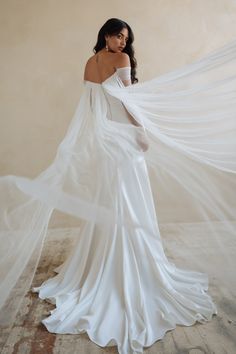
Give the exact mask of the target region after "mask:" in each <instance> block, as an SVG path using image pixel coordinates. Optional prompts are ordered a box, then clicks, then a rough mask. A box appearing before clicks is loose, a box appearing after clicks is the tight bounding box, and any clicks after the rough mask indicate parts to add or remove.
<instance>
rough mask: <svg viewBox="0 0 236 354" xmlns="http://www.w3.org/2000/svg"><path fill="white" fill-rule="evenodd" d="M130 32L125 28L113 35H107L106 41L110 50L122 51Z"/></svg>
mask: <svg viewBox="0 0 236 354" xmlns="http://www.w3.org/2000/svg"><path fill="white" fill-rule="evenodd" d="M128 35H129V32H128V30H127V28H123V29H122V30H121V31H120V32H119V33H118V34H116V35H113V36H109V35H108V36H106V37H105V39H106V43H107V46H108V50H109V51H111V52H114V53H118V52H122V51H123V50H124V48H125V46H126V42H127V40H128Z"/></svg>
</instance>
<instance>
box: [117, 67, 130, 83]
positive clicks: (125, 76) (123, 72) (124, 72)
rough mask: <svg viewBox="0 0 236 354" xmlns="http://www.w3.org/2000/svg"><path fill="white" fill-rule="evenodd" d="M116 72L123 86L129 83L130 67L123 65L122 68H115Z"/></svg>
mask: <svg viewBox="0 0 236 354" xmlns="http://www.w3.org/2000/svg"><path fill="white" fill-rule="evenodd" d="M116 71H117V74H118V76H119V78H120V79H121V81H122V82H123V84H124V85H125V86H129V85H131V75H130V73H131V67H130V66H125V67H123V68H117V69H116Z"/></svg>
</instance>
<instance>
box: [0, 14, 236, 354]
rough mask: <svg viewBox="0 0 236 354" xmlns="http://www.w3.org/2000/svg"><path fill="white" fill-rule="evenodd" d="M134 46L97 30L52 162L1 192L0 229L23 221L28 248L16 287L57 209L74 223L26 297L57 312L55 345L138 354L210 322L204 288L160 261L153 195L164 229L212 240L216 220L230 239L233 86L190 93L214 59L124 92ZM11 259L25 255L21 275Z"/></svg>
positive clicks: (127, 36) (129, 36)
mask: <svg viewBox="0 0 236 354" xmlns="http://www.w3.org/2000/svg"><path fill="white" fill-rule="evenodd" d="M132 42H133V33H132V31H131V29H130V27H129V26H128V24H127V23H125V22H124V21H121V20H119V19H110V20H108V21H107V22H106V23H105V24H104V25H103V27H102V28H101V30H100V31H99V34H98V41H97V44H96V46H95V48H94V51H95V55H93V56H92V57H91V58H90V59H89V60H88V62H87V64H86V67H85V73H84V80H85V85H84V92H83V95H82V97H81V100H80V103H79V106H78V109H77V110H76V113H75V116H74V118H73V120H72V122H71V125H70V127H69V129H68V132H67V134H66V136H65V138H64V140H63V141H62V143H61V144H60V146H59V148H58V153H57V156H56V158H55V161H54V162H53V163H52V165H51V166H49V168H48V169H47V170H46V171H44V172H43V173H42V174H41V175H40V176H38V177H37V178H35V179H34V180H33V181H30V180H29V179H26V178H20V177H14V176H13V177H11V176H10V177H11V179H10V178H9V177H8V178H5V179H4V180H3V179H2V181H1V184H0V186H5V187H7V189H6V190H7V191H8V190H9V194H10V192H11V196H12V194H13V191H14V189H13V188H15V195H16V197H15V203H14V206H15V210H16V212H14V213H13V214H11V215H9V217H8V220H7V221H8V224H7V223H6V225H5V227H7V225H10V226H12V228H13V226H14V227H15V228H16V227H17V226H18V225H21V226H22V215H23V216H25V219H24V221H25V223H24V228H25V230H23V231H24V233H22V230H21V234H20V236H19V235H18V234H17V230H16V231H15V232H16V235H17V236H16V240H17V239H19V237H21V238H22V239H23V240H24V247H22V248H19V247H20V246H19V243H15V244H14V242H13V244H14V247H12V249H11V253H12V255H13V256H15V257H12V258H13V260H15V262H12V264H13V263H14V264H13V265H12V267H10V269H11V274H12V269H14V272H16V273H17V271H18V273H17V274H18V276H19V275H20V273H19V268H20V269H22V268H23V267H25V266H26V264H27V262H26V261H29V264H30V265H31V264H32V258H30V255H31V254H32V253H33V250H35V247H36V245H38V244H40V243H42V241H43V237H44V235H45V230H46V229H47V224H48V221H49V219H50V215H51V213H52V210H53V209H54V208H56V209H59V210H61V211H64V212H66V213H68V214H71V215H74V216H76V217H77V218H79V219H80V220H81V227H80V232H79V235H78V239H77V241H76V245H75V247H74V248H73V250H72V251H71V253H70V256H69V257H68V258H67V260H66V261H65V262H64V263H63V264H62V265H60V266H59V267H58V268H57V269H55V271H56V272H57V273H58V274H57V275H56V276H55V277H53V278H51V279H48V280H46V281H45V282H44V283H43V284H42V285H41V286H39V287H36V288H33V291H35V292H39V296H40V298H42V299H49V301H51V302H53V303H55V304H56V308H55V309H54V310H53V311H52V312H51V315H50V316H49V317H47V318H46V319H43V321H42V322H43V324H44V325H45V326H46V328H47V329H48V331H50V332H53V333H72V334H77V333H81V332H87V333H88V335H89V337H90V339H91V340H92V341H94V342H95V343H97V344H98V345H100V346H112V345H117V347H118V352H119V353H120V354H126V353H141V352H142V351H143V347H146V346H150V345H151V344H153V343H154V342H155V341H156V340H158V339H161V338H163V336H164V334H165V333H166V331H168V330H170V329H173V328H175V326H176V325H177V324H181V325H186V326H190V325H193V324H194V323H195V322H196V321H200V322H204V321H207V320H210V319H211V318H212V315H213V314H216V312H217V311H216V306H215V304H214V303H213V301H212V299H211V297H210V296H209V295H208V294H207V293H206V290H207V287H208V280H207V276H206V275H205V274H203V273H200V272H195V271H187V270H183V269H179V268H177V267H175V265H174V264H172V263H170V262H169V261H168V259H167V258H166V256H165V253H164V250H163V246H162V242H161V238H160V232H159V228H158V223H157V215H159V210H157V213H156V210H155V204H154V199H153V195H155V193H156V192H157V194H158V197H159V195H160V204H161V206H162V205H163V203H162V197H163V196H164V198H166V197H168V198H169V197H170V196H171V198H170V205H169V204H168V206H167V209H166V210H167V219H168V217H169V219H170V220H175V221H177V216H178V217H179V218H180V219H181V220H183V221H186V220H187V219H186V217H187V216H189V215H190V216H189V218H190V221H191V222H196V221H197V222H200V223H202V222H203V221H208V222H209V224H210V228H209V229H211V230H212V229H213V230H214V231H215V230H216V229H214V223H213V220H217V221H219V220H221V221H223V222H225V223H224V226H225V229H224V230H225V231H226V230H227V231H228V230H230V226H229V227H228V224H226V221H227V220H230V217H231V216H232V215H233V205H232V204H231V202H230V200H228V201H227V203H225V200H224V196H222V190H221V189H219V190H218V189H217V188H218V187H220V186H221V183H222V181H223V182H224V183H223V185H224V193H226V194H227V196H228V195H230V192H231V193H232V189H231V187H232V185H233V183H235V177H234V176H233V172H234V171H235V166H234V164H233V162H232V161H233V160H232V157H233V156H235V150H234V145H233V142H234V136H233V135H232V129H233V128H235V125H234V126H233V124H232V120H231V118H232V115H231V114H229V113H233V112H235V106H232V108H231V110H230V109H227V114H228V115H226V106H227V107H229V102H231V101H230V99H231V98H233V97H231V95H229V96H227V98H228V100H227V102H226V103H225V98H226V96H225V95H224V93H225V92H233V91H230V89H231V90H232V89H233V86H232V82H233V80H232V77H230V78H229V80H228V79H227V78H226V77H224V82H223V83H222V82H221V83H220V84H219V82H218V81H217V82H216V83H215V84H214V85H212V86H209V81H207V83H208V84H207V85H206V84H205V82H204V81H202V82H200V83H199V81H198V82H197V85H196V86H191V87H190V88H188V84H190V81H189V78H191V79H194V75H195V74H197V78H198V80H199V79H200V77H201V73H202V72H203V73H204V74H203V78H205V77H206V74H205V71H206V68H207V69H208V70H210V69H211V68H213V70H214V71H216V69H215V67H217V66H218V64H219V62H220V59H219V58H220V56H219V53H216V54H214V53H213V54H212V55H211V56H210V57H209V58H205V59H204V60H202V61H199V62H196V63H194V64H192V66H189V67H186V68H183V69H182V71H181V70H180V71H175V72H173V73H170V74H167V75H166V76H165V75H164V76H163V77H161V78H159V79H155V80H152V81H150V82H146V83H144V84H135V85H131V83H135V82H137V79H136V61H135V58H134V52H133V48H132ZM222 52H223V53H224V54H225V56H224V63H226V62H227V61H226V59H225V58H228V61H230V60H231V61H232V60H235V58H236V50H235V44H233V45H231V46H228V47H225V48H223V49H222ZM222 65H223V63H222ZM234 84H235V81H234ZM181 85H182V87H181ZM224 90H225V91H224ZM219 93H220V94H222V95H223V96H224V102H223V101H220V95H219ZM212 94H213V97H214V95H215V96H216V97H217V98H218V101H217V102H214V103H213V101H212ZM215 108H217V112H218V114H216V111H215ZM195 112H196V113H195ZM206 113H207V114H206ZM220 113H222V114H220ZM222 120H223V122H224V129H222V124H221V123H222ZM209 127H210V128H211V129H209ZM230 134H231V135H230ZM219 146H220V148H221V150H220V151H219ZM150 182H151V183H150ZM225 182H227V183H225ZM13 186H14V187H13ZM206 186H207V187H206ZM172 191H173V193H171V192H172ZM17 193H18V199H17ZM20 193H22V195H21V194H20ZM178 193H180V196H181V203H180V204H179V205H178V208H176V204H174V201H175V198H177V196H178ZM22 200H23V201H24V203H23V201H22ZM17 201H18V202H17ZM223 202H224V208H222V205H223ZM11 203H12V202H11ZM9 204H10V202H9ZM11 205H13V203H12V204H11ZM21 205H22V207H21ZM172 206H173V210H174V214H173V210H172ZM156 207H157V209H158V208H159V206H158V205H157V206H156ZM160 210H161V207H160ZM166 210H165V211H166ZM5 212H6V211H5ZM26 215H27V217H28V218H30V220H28V219H27V218H26ZM160 215H161V213H160ZM32 217H34V219H33V222H32ZM161 220H162V221H165V220H164V218H163V215H161ZM211 221H212V222H211ZM188 222H189V220H188ZM176 225H177V224H176ZM206 227H207V224H206ZM21 229H22V227H21ZM32 233H33V235H34V237H32ZM26 234H27V237H26V236H24V235H26ZM22 235H23V236H22ZM32 240H33V241H32ZM5 242H6V241H5ZM26 246H27V247H26ZM8 247H9V249H10V245H8ZM25 249H26V251H25ZM29 251H30V252H29ZM8 254H10V252H8ZM16 254H17V255H18V257H19V254H20V255H22V254H23V255H24V262H23V263H24V264H20V265H21V267H19V262H18V263H17V261H18V258H17V256H16ZM6 260H7V261H9V259H8V258H6ZM7 264H8V269H9V263H7ZM17 266H18V267H17ZM11 274H10V275H11ZM6 278H7V275H6ZM9 278H10V276H9ZM5 297H6V296H5Z"/></svg>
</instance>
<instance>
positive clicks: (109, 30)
mask: <svg viewBox="0 0 236 354" xmlns="http://www.w3.org/2000/svg"><path fill="white" fill-rule="evenodd" d="M123 28H127V30H128V40H127V42H126V46H125V48H124V50H123V52H124V53H127V54H128V56H129V58H130V65H131V81H132V83H135V82H138V79H137V78H136V67H137V61H136V59H135V57H134V48H133V45H132V43H133V41H134V34H133V31H132V29H131V28H130V26H129V25H128V24H127V23H126V22H124V21H122V20H119V19H118V18H110V19H109V20H107V21H106V23H104V25H103V26H102V27H101V29H100V31H99V32H98V38H97V43H96V45H95V47H94V48H93V51H94V53H97V52H98V51H99V50H101V49H103V48H105V46H106V40H105V36H106V35H110V36H115V35H117V34H119V33H120V31H122V29H123Z"/></svg>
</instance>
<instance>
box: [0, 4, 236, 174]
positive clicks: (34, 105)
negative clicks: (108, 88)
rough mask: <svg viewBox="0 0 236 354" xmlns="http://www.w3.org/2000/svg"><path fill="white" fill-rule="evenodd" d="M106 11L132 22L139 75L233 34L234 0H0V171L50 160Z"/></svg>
mask: <svg viewBox="0 0 236 354" xmlns="http://www.w3.org/2000/svg"><path fill="white" fill-rule="evenodd" d="M109 17H120V18H122V19H124V20H126V21H127V22H128V23H129V24H130V25H131V27H132V28H133V30H134V33H135V38H136V40H135V48H136V56H137V59H138V64H139V67H138V76H139V78H140V80H141V81H142V80H145V79H149V78H152V77H154V76H158V75H159V74H160V73H164V72H166V71H168V70H171V69H173V68H176V67H178V66H181V65H183V64H185V63H189V62H191V61H193V60H194V59H196V58H199V57H200V56H202V55H204V54H206V53H208V52H210V51H211V50H213V49H215V48H217V47H219V46H221V45H223V44H224V43H226V42H228V41H230V40H232V39H234V38H235V37H236V26H235V18H236V1H235V0H146V1H143V0H142V1H141V0H138V1H135V0H126V1H124V0H119V1H111V0H99V1H81V0H41V1H39V0H21V1H20V0H9V1H4V0H1V1H0V26H1V28H0V51H1V56H0V64H1V65H0V85H1V88H0V139H1V150H0V174H1V175H4V174H20V175H25V176H36V175H37V174H38V173H39V172H40V171H42V170H43V169H45V168H46V167H47V166H48V165H49V164H50V162H51V161H52V159H53V158H54V156H55V152H56V148H57V146H58V144H59V142H60V141H61V140H62V138H63V136H64V134H65V132H66V129H67V126H68V124H69V122H70V120H71V118H72V115H73V113H74V110H75V107H76V105H77V102H78V100H79V96H80V93H81V87H82V79H83V67H84V64H85V62H86V59H87V58H88V57H89V56H90V55H91V54H92V47H93V45H94V44H95V40H96V36H97V31H98V30H99V28H100V26H101V25H102V24H103V23H104V22H105V21H106V19H108V18H109Z"/></svg>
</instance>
